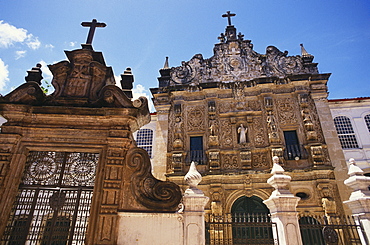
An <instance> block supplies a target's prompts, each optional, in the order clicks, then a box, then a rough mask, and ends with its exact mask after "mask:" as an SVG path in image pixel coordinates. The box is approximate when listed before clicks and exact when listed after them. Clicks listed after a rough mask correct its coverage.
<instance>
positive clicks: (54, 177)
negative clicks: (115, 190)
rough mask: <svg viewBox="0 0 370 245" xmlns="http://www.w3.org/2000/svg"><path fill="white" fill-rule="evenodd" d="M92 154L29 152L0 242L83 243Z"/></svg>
mask: <svg viewBox="0 0 370 245" xmlns="http://www.w3.org/2000/svg"><path fill="white" fill-rule="evenodd" d="M98 157H99V154H97V153H66V152H30V153H29V156H28V158H27V162H26V167H25V172H24V176H23V179H22V182H21V185H20V187H19V192H18V196H17V199H16V201H15V203H14V205H13V209H12V212H11V215H10V218H9V220H8V224H7V227H6V230H5V233H4V235H3V237H2V240H1V243H2V244H12V245H13V244H14V245H15V244H41V245H49V244H52V245H62V244H63V245H64V244H83V243H84V240H85V233H86V228H87V225H88V220H89V213H90V206H91V200H92V195H93V186H94V181H95V171H96V167H97V163H98Z"/></svg>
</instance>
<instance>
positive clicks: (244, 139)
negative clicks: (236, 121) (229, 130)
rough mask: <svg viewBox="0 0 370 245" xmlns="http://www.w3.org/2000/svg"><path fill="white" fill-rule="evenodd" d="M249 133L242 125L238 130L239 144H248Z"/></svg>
mask: <svg viewBox="0 0 370 245" xmlns="http://www.w3.org/2000/svg"><path fill="white" fill-rule="evenodd" d="M247 132H248V128H247V127H244V125H243V124H240V127H239V128H238V134H239V144H243V143H247Z"/></svg>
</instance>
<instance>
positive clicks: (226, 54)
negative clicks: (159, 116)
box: [169, 27, 318, 85]
mask: <svg viewBox="0 0 370 245" xmlns="http://www.w3.org/2000/svg"><path fill="white" fill-rule="evenodd" d="M233 29H235V28H234V27H233ZM229 31H230V30H229ZM229 31H228V32H229ZM233 33H236V30H235V32H233ZM227 36H228V34H222V35H221V37H220V41H221V42H220V43H218V44H216V45H215V47H214V49H213V50H214V55H213V56H212V57H211V58H209V59H204V58H203V56H202V55H201V54H196V55H194V56H193V58H191V59H190V60H189V61H187V62H185V61H183V62H182V64H181V66H178V67H173V68H171V72H170V77H171V79H170V81H169V83H170V84H169V85H177V84H199V83H204V82H208V81H213V82H222V83H230V82H233V81H235V80H236V81H250V80H253V79H255V78H259V77H262V76H265V77H278V78H284V77H286V76H287V75H291V74H317V73H318V70H317V67H316V65H317V64H314V63H310V62H311V61H308V60H304V59H303V58H302V57H301V56H298V55H297V56H288V52H287V51H284V52H281V51H280V50H279V49H277V48H276V47H274V46H269V47H267V48H266V54H259V53H257V52H255V51H254V50H253V45H252V44H251V41H250V40H244V39H243V38H242V36H243V35H242V34H239V35H238V39H237V38H232V39H230V40H228V41H227V42H225V40H226V37H227ZM306 63H307V64H310V65H306Z"/></svg>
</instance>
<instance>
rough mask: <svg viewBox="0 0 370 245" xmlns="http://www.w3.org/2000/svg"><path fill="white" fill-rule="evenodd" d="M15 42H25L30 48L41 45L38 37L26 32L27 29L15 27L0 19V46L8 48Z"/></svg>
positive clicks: (36, 47)
mask: <svg viewBox="0 0 370 245" xmlns="http://www.w3.org/2000/svg"><path fill="white" fill-rule="evenodd" d="M15 43H21V44H26V45H27V46H28V47H29V48H30V49H38V48H39V47H40V45H41V42H40V41H39V39H38V37H35V36H33V35H32V34H27V30H26V29H23V28H17V27H15V26H13V25H10V24H8V23H5V22H4V21H3V20H0V48H8V47H10V46H12V45H14V44H15Z"/></svg>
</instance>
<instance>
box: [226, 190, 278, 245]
mask: <svg viewBox="0 0 370 245" xmlns="http://www.w3.org/2000/svg"><path fill="white" fill-rule="evenodd" d="M231 213H232V219H233V224H232V232H233V244H273V235H272V223H271V220H270V217H269V213H270V211H269V209H268V208H267V206H266V205H265V204H264V203H263V200H262V199H261V198H259V197H257V196H252V197H246V196H243V197H240V198H238V199H237V200H236V201H235V202H234V204H233V206H232V208H231Z"/></svg>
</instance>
